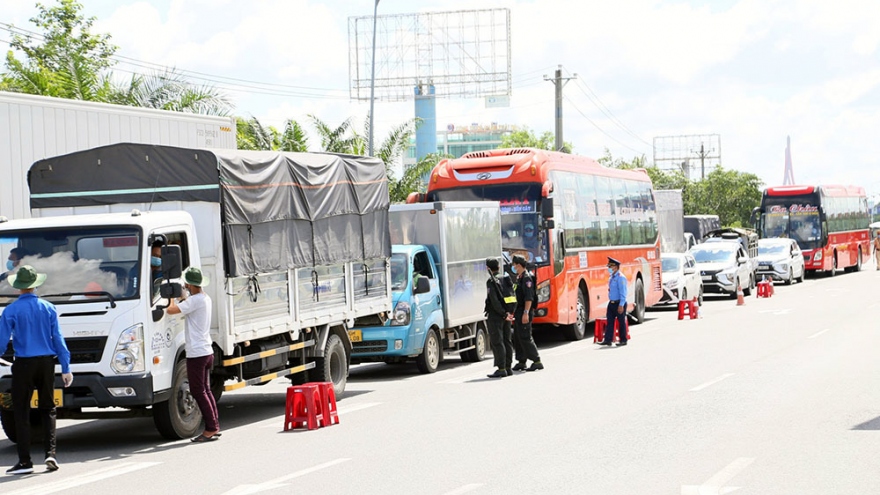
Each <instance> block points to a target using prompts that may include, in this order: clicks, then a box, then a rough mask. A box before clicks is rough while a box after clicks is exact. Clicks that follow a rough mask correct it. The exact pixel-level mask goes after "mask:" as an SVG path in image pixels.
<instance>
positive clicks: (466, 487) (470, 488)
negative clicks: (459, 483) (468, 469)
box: [443, 483, 483, 495]
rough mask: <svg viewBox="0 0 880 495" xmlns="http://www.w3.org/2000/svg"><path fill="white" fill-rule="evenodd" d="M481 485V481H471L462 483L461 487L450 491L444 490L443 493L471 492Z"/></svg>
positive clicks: (449, 494) (450, 494) (447, 494)
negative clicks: (467, 483) (468, 483)
mask: <svg viewBox="0 0 880 495" xmlns="http://www.w3.org/2000/svg"><path fill="white" fill-rule="evenodd" d="M481 486H483V484H482V483H471V484H470V485H464V486H463V487H461V488H456V489H455V490H452V491H451V492H446V493H444V494H443V495H461V494H462V493H467V492H472V491H474V490H476V489H477V488H479V487H481Z"/></svg>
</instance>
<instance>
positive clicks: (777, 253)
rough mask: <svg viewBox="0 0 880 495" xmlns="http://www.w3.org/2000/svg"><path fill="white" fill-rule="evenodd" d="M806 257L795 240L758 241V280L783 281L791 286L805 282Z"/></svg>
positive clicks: (777, 238)
mask: <svg viewBox="0 0 880 495" xmlns="http://www.w3.org/2000/svg"><path fill="white" fill-rule="evenodd" d="M805 272H806V270H805V269H804V255H803V253H801V248H800V247H799V246H798V243H797V241H795V240H794V239H786V238H779V237H776V238H772V239H761V240H759V241H758V278H764V277H766V278H768V279H772V280H781V281H783V282H785V285H791V284H792V282H794V281H795V280H798V281H800V282H803V281H804V273H805Z"/></svg>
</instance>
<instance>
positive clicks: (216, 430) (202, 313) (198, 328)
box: [167, 267, 220, 443]
mask: <svg viewBox="0 0 880 495" xmlns="http://www.w3.org/2000/svg"><path fill="white" fill-rule="evenodd" d="M183 281H184V282H185V285H186V290H187V291H188V292H189V294H190V296H189V297H187V298H185V299H184V298H181V299H180V302H179V303H176V304H175V302H174V299H172V300H171V302H170V303H169V306H168V309H167V311H168V314H170V315H176V314H183V316H184V317H185V320H184V334H185V337H186V375H187V377H188V378H189V390H190V393H191V394H192V396H193V398H194V399H195V400H196V403H197V404H198V405H199V411H201V412H202V418H204V420H205V431H204V432H202V434H201V435H199V436H197V437H195V438H193V439H192V441H193V442H196V443H203V442H212V441H214V440H217V439H219V438H220V421H219V418H218V414H217V401H215V400H214V394H212V393H211V370H212V369H213V368H214V349H213V348H212V347H211V298H210V297H208V295H207V294H205V293H204V292H203V291H202V287H204V286H206V285H208V278H207V277H205V276H203V275H202V271H201V270H199V269H198V268H195V267H191V268H188V269H187V270H186V272H185V273H184V274H183Z"/></svg>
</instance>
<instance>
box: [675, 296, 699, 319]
mask: <svg viewBox="0 0 880 495" xmlns="http://www.w3.org/2000/svg"><path fill="white" fill-rule="evenodd" d="M685 316H689V317H690V319H692V320H693V319H695V318H696V317H697V300H696V299H691V300H689V301H678V319H679V320H683V319H684V317H685Z"/></svg>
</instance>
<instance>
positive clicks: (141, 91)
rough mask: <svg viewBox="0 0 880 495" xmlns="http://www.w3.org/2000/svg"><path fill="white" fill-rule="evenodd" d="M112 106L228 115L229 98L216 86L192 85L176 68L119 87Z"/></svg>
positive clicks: (135, 79) (132, 80) (132, 78)
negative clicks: (114, 104) (115, 104)
mask: <svg viewBox="0 0 880 495" xmlns="http://www.w3.org/2000/svg"><path fill="white" fill-rule="evenodd" d="M110 99H111V100H112V101H111V103H118V104H122V105H130V106H135V107H145V108H157V109H162V110H172V111H176V112H189V113H200V114H204V115H228V114H229V111H230V109H231V108H232V104H231V102H230V101H229V98H228V97H227V96H226V95H225V94H223V93H221V92H220V91H218V90H217V89H216V88H214V87H213V86H209V85H205V86H196V85H193V84H191V83H189V82H188V81H187V80H186V78H185V77H183V75H181V74H180V73H178V72H176V71H175V70H174V69H171V70H167V71H165V72H161V73H159V72H154V73H152V74H150V75H147V76H144V75H141V74H134V75H132V76H131V80H130V81H129V83H128V84H127V85H117V86H115V88H114V91H113V93H112V95H111V96H110Z"/></svg>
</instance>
